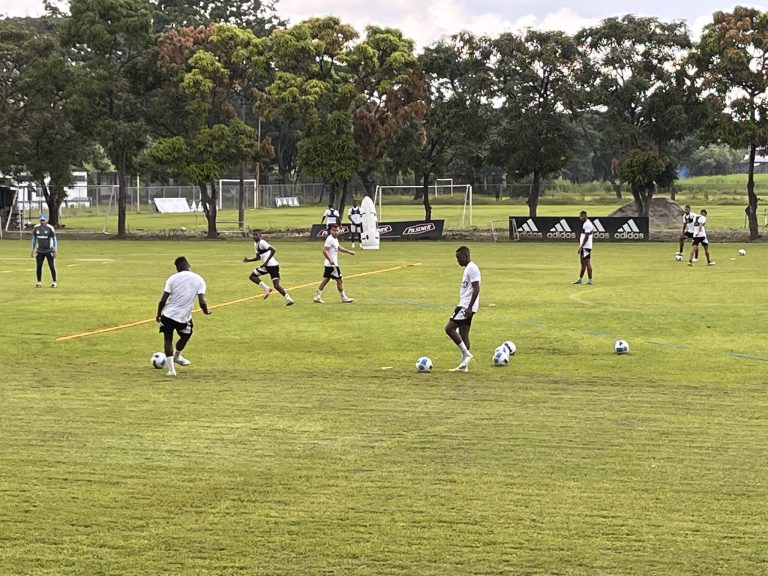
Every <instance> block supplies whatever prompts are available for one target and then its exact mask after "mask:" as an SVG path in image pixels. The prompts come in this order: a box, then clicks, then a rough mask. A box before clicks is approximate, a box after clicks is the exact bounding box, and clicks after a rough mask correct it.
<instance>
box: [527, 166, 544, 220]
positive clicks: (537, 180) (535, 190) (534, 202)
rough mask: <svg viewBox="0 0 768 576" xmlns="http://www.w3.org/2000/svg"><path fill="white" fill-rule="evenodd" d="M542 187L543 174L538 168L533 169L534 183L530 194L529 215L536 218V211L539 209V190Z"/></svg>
mask: <svg viewBox="0 0 768 576" xmlns="http://www.w3.org/2000/svg"><path fill="white" fill-rule="evenodd" d="M540 189H541V174H540V173H539V171H538V170H534V171H533V183H532V184H531V193H530V194H529V195H528V200H526V201H525V203H526V204H528V216H529V217H530V218H536V212H537V210H538V209H539V191H540Z"/></svg>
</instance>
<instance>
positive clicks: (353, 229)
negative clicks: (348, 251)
mask: <svg viewBox="0 0 768 576" xmlns="http://www.w3.org/2000/svg"><path fill="white" fill-rule="evenodd" d="M347 218H349V222H350V225H349V236H350V240H352V248H354V247H355V238H357V241H358V242H360V246H362V245H363V244H362V241H363V240H362V239H363V212H362V210H361V209H360V207H359V206H358V205H357V200H352V208H350V209H349V211H348V212H347Z"/></svg>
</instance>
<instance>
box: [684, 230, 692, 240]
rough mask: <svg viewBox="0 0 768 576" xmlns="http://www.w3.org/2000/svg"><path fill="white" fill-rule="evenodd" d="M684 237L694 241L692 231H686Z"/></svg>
mask: <svg viewBox="0 0 768 576" xmlns="http://www.w3.org/2000/svg"><path fill="white" fill-rule="evenodd" d="M683 236H684V237H685V238H690V239H691V240H693V232H690V231H687V230H686V231H685V232H683Z"/></svg>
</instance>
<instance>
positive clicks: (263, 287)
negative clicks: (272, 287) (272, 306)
mask: <svg viewBox="0 0 768 576" xmlns="http://www.w3.org/2000/svg"><path fill="white" fill-rule="evenodd" d="M259 286H261V289H262V290H264V292H269V286H267V285H266V284H265V283H264V282H259Z"/></svg>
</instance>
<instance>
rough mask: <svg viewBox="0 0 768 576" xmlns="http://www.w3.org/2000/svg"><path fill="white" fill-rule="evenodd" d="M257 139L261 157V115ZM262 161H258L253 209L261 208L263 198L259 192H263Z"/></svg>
mask: <svg viewBox="0 0 768 576" xmlns="http://www.w3.org/2000/svg"><path fill="white" fill-rule="evenodd" d="M257 134H258V135H257V136H256V139H257V140H258V144H259V157H260V155H261V114H259V127H258V132H257ZM260 183H261V160H256V186H255V187H254V189H253V207H254V208H260V206H259V204H260V203H261V198H260V196H261V195H260V194H259V192H261V186H260Z"/></svg>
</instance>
